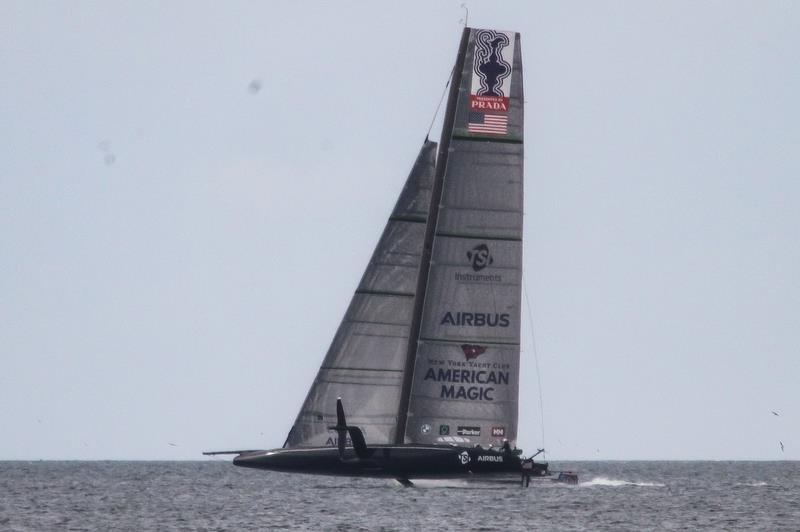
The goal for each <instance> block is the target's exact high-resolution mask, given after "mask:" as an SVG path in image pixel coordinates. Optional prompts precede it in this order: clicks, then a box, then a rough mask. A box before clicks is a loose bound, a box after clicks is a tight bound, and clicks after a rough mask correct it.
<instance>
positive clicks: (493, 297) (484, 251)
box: [398, 29, 523, 446]
mask: <svg viewBox="0 0 800 532" xmlns="http://www.w3.org/2000/svg"><path fill="white" fill-rule="evenodd" d="M465 31H467V32H468V34H467V35H466V36H465V38H466V39H468V40H467V43H466V48H465V50H464V51H463V53H464V56H463V66H462V68H461V69H460V72H456V75H458V74H460V76H458V77H454V80H455V81H456V82H457V83H458V90H457V91H455V90H454V91H453V92H452V93H451V102H450V103H449V105H448V109H449V112H450V113H451V117H450V121H449V123H448V120H447V118H445V130H444V131H443V132H442V142H441V145H442V147H444V146H446V145H447V144H448V143H449V149H447V150H446V153H444V154H443V153H441V152H440V155H439V161H438V162H437V165H438V167H437V177H438V176H440V175H441V179H442V181H441V185H440V188H441V197H440V200H439V201H438V202H437V203H438V205H439V206H438V213H436V219H435V220H431V223H435V226H434V228H433V230H432V242H430V244H431V245H432V254H431V257H430V261H429V264H425V263H424V261H423V266H422V267H423V268H426V267H427V268H428V270H427V278H426V284H425V286H424V294H423V295H424V301H422V302H421V307H422V314H421V317H420V326H419V332H418V337H417V338H413V339H412V342H416V343H417V345H416V351H415V352H414V350H413V349H412V350H410V352H411V353H412V356H411V358H413V376H410V378H411V382H410V386H409V388H410V389H409V393H410V395H409V397H408V399H407V404H408V410H407V413H406V419H405V423H404V426H403V427H401V430H403V431H404V438H403V440H402V441H403V442H405V443H425V444H435V443H451V444H458V445H475V444H481V445H483V446H489V445H501V444H502V442H503V440H504V439H507V440H509V441H510V442H511V443H512V444H513V443H514V442H515V440H516V437H517V402H518V395H519V343H520V303H521V284H520V283H521V269H522V207H523V202H522V199H523V182H522V181H523V179H522V178H523V167H522V165H523V145H522V137H523V93H522V62H521V54H520V44H519V34H517V33H511V32H500V31H492V30H480V29H467V30H465ZM443 165H444V166H443ZM434 190H437V189H436V188H435V189H434ZM434 201H437V200H436V199H434ZM423 275H425V274H423ZM410 363H411V361H410ZM398 441H399V439H398Z"/></svg>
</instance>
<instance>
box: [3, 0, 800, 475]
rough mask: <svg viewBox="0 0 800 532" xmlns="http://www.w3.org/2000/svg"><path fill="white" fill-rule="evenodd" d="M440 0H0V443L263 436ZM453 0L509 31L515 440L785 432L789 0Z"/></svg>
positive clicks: (98, 451) (444, 18) (426, 96)
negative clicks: (517, 321) (520, 153)
mask: <svg viewBox="0 0 800 532" xmlns="http://www.w3.org/2000/svg"><path fill="white" fill-rule="evenodd" d="M460 4H461V1H460V0H455V1H447V2H444V1H443V2H429V1H417V2H411V1H406V0H404V1H402V2H398V1H394V2H366V1H364V2H342V1H337V2H335V3H334V2H331V3H326V4H322V3H311V2H273V3H267V2H224V3H222V2H208V3H201V2H185V3H184V2H167V3H165V2H127V3H120V2H55V1H53V2H28V1H8V0H6V1H3V2H0V361H2V362H1V364H0V435H1V436H0V459H38V458H61V459H97V458H121V459H198V458H201V456H200V453H201V451H203V450H213V449H241V448H271V447H278V446H280V445H281V444H282V443H283V441H284V438H285V436H286V434H287V432H288V430H289V428H290V427H291V424H292V422H293V420H294V417H295V416H296V414H297V411H298V409H299V408H300V404H301V402H302V400H303V398H304V397H305V394H306V392H307V390H308V387H309V385H310V384H311V382H312V380H313V378H314V376H315V374H316V371H317V368H318V366H319V364H320V362H321V361H322V357H323V356H324V354H325V351H326V350H327V348H328V345H329V343H330V340H331V338H332V335H333V333H334V331H335V329H336V327H337V326H338V323H339V321H340V319H341V317H342V314H343V312H344V310H345V308H346V306H347V304H348V302H349V299H350V296H351V294H352V292H353V290H354V289H355V287H356V284H357V283H358V281H359V279H360V276H361V273H362V271H363V268H364V266H365V264H366V262H367V260H368V259H369V256H370V254H371V252H372V249H373V246H374V245H375V243H376V242H377V239H378V237H379V235H380V232H381V230H382V228H383V225H384V223H385V220H386V217H387V216H388V214H389V212H390V211H391V208H392V206H393V204H394V202H395V200H396V196H397V194H398V193H399V191H400V189H401V187H402V185H403V182H404V180H405V177H406V175H407V173H408V170H409V168H410V165H411V163H412V162H413V160H414V157H415V156H416V152H417V150H418V149H419V147H420V144H421V142H422V140H423V139H424V136H425V132H426V131H427V129H428V125H429V123H430V121H431V117H432V116H433V113H434V110H435V108H436V104H437V102H438V100H439V96H440V94H441V92H442V89H443V86H444V82H445V80H446V78H447V76H448V74H449V72H450V69H451V67H452V62H453V60H454V58H455V57H454V56H455V52H456V49H457V46H458V40H459V36H460V31H461V23H460V22H459V21H460V19H462V17H463V10H462V9H461V8H460ZM468 4H469V7H470V18H469V22H470V25H472V26H477V27H489V28H496V29H504V30H515V31H519V32H520V33H521V34H522V55H523V62H524V69H525V71H524V75H525V78H524V79H525V90H526V101H527V103H526V109H525V111H526V144H525V145H526V159H525V164H526V166H525V179H526V195H525V209H526V217H525V231H526V235H525V245H526V247H525V272H524V273H525V279H526V286H527V291H528V294H529V295H530V303H531V306H532V309H533V311H532V318H533V319H532V321H533V324H534V328H535V338H536V348H537V351H538V358H539V366H540V370H541V374H540V376H541V381H542V387H543V389H542V396H543V398H544V408H543V411H544V429H545V433H544V441H543V440H542V431H541V420H540V416H539V412H540V409H539V389H538V386H537V376H536V371H535V365H534V356H533V353H534V351H533V342H532V335H531V331H530V330H529V328H528V320H527V316H525V317H524V319H525V328H524V329H523V353H522V357H523V362H522V368H523V369H522V373H523V374H522V385H521V394H520V435H519V440H518V444H519V445H520V446H521V447H523V448H525V449H529V450H530V449H534V448H535V447H539V446H541V445H545V446H546V447H547V449H548V451H549V455H548V457H549V458H550V459H551V460H558V459H784V458H786V459H798V458H800V385H799V384H798V383H799V382H800V356H798V355H800V208H799V207H798V205H799V204H800V180H798V176H799V175H800V150H799V149H798V147H799V146H800V105H799V104H798V94H800V61H798V50H800V4H799V3H797V2H778V1H772V2H757V1H753V2H733V1H726V2H721V1H720V2H697V1H691V2H688V1H687V2H679V1H672V2H639V1H636V2H633V1H632V2H622V1H617V2H560V1H556V2H531V1H527V0H525V1H519V2H478V1H470V2H468ZM773 410H774V411H776V412H777V413H778V414H780V415H779V416H775V415H773V414H772V413H771V411H773ZM779 441H783V443H784V445H785V452H784V453H782V452H781V451H780V446H779Z"/></svg>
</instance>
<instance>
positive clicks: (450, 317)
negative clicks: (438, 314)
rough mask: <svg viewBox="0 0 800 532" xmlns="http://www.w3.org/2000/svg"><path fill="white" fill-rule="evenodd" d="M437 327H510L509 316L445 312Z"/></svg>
mask: <svg viewBox="0 0 800 532" xmlns="http://www.w3.org/2000/svg"><path fill="white" fill-rule="evenodd" d="M439 325H456V326H459V327H508V326H509V325H511V315H510V314H505V313H504V314H498V313H497V312H495V313H490V312H451V311H449V310H448V311H447V312H445V314H444V316H442V320H441V321H440V322H439Z"/></svg>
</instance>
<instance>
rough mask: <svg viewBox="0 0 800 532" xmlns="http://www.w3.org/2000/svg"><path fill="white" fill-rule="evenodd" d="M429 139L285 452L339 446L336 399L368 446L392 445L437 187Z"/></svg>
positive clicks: (302, 409) (326, 357)
mask: <svg viewBox="0 0 800 532" xmlns="http://www.w3.org/2000/svg"><path fill="white" fill-rule="evenodd" d="M435 157H436V143H434V142H428V141H426V142H425V144H424V145H423V147H422V149H421V150H420V153H419V156H418V157H417V160H416V162H415V164H414V167H413V168H412V170H411V173H410V175H409V177H408V180H407V181H406V185H405V188H404V189H403V191H402V193H401V195H400V198H399V199H398V201H397V204H396V206H395V208H394V211H393V212H392V215H391V217H390V218H389V221H388V223H387V224H386V228H385V229H384V231H383V235H382V236H381V239H380V241H379V242H378V245H377V247H376V248H375V251H374V252H373V254H372V258H371V260H370V262H369V265H368V266H367V269H366V271H365V272H364V275H363V277H362V279H361V283H360V284H359V286H358V289H357V290H356V293H355V294H354V295H353V299H352V300H351V302H350V306H349V308H348V309H347V313H346V314H345V317H344V319H343V320H342V323H341V324H340V325H339V329H338V331H337V332H336V336H335V337H334V339H333V342H332V344H331V346H330V349H329V350H328V353H327V355H326V356H325V360H324V361H323V363H322V366H321V367H320V369H319V372H318V373H317V377H316V379H315V380H314V383H313V385H312V386H311V390H310V391H309V393H308V396H307V397H306V400H305V402H304V403H303V406H302V408H301V410H300V413H299V414H298V416H297V419H296V421H295V423H294V426H293V427H292V429H291V431H290V432H289V436H288V437H287V439H286V443H285V444H284V447H299V446H325V445H336V440H335V438H336V435H335V433H334V432H330V431H329V430H328V426H330V425H335V424H336V398H337V397H341V398H342V401H343V403H344V405H345V406H346V408H347V419H348V422H349V423H351V424H353V425H357V426H359V427H360V428H361V429H362V431H363V432H364V435H365V437H366V438H367V441H369V442H370V443H392V442H394V440H395V438H396V432H397V412H398V408H399V403H400V396H401V390H402V384H403V375H404V372H405V367H406V358H407V352H408V338H409V332H410V325H411V321H412V313H413V309H414V302H415V293H416V290H417V284H418V273H419V266H420V254H421V250H422V245H423V240H424V236H425V228H426V223H427V219H428V210H429V205H430V200H431V188H432V184H433V173H434V162H435Z"/></svg>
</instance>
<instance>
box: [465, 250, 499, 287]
mask: <svg viewBox="0 0 800 532" xmlns="http://www.w3.org/2000/svg"><path fill="white" fill-rule="evenodd" d="M466 255H467V259H468V260H469V264H470V266H472V272H455V279H456V281H461V282H473V283H481V282H483V283H501V282H503V278H502V277H501V276H500V275H497V274H494V273H489V274H487V273H477V272H480V271H481V270H483V269H484V268H486V267H487V266H491V265H492V264H494V257H492V254H491V253H489V246H487V245H486V244H478V245H477V246H475V247H474V248H472V249H470V250H468V251H467V254H466ZM473 272H474V273H473Z"/></svg>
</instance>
